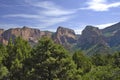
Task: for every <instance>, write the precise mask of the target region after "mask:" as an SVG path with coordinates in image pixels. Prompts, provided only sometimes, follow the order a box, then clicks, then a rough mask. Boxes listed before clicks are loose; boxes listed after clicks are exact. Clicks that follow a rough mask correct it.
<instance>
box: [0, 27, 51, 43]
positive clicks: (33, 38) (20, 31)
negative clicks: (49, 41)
mask: <svg viewBox="0 0 120 80" xmlns="http://www.w3.org/2000/svg"><path fill="white" fill-rule="evenodd" d="M51 35H52V33H51V32H44V31H43V32H42V31H40V30H39V29H33V28H28V27H26V26H24V27H23V28H13V29H8V30H6V31H4V32H3V33H2V34H1V41H0V42H1V43H3V41H2V40H4V42H6V43H5V44H7V42H8V41H9V39H10V38H12V39H13V40H14V39H15V38H16V37H19V36H20V37H22V38H23V39H24V40H27V41H28V42H30V44H35V43H37V42H38V40H39V39H40V38H41V37H43V36H51Z"/></svg>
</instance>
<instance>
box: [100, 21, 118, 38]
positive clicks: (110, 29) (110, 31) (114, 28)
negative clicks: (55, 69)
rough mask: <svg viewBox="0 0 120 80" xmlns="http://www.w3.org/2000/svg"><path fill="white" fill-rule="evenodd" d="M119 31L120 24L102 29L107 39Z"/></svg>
mask: <svg viewBox="0 0 120 80" xmlns="http://www.w3.org/2000/svg"><path fill="white" fill-rule="evenodd" d="M119 30H120V22H118V23H116V24H114V25H111V26H108V27H106V28H104V29H102V33H103V34H104V36H106V37H111V36H113V35H114V34H115V33H116V32H117V31H119Z"/></svg>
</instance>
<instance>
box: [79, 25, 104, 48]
mask: <svg viewBox="0 0 120 80" xmlns="http://www.w3.org/2000/svg"><path fill="white" fill-rule="evenodd" d="M98 43H103V44H106V43H105V41H104V39H103V36H102V32H101V30H100V29H98V28H96V27H93V26H86V28H85V29H84V30H83V32H82V34H81V37H80V38H79V39H78V44H79V46H80V47H81V48H82V49H88V48H90V47H91V46H93V45H96V44H98Z"/></svg>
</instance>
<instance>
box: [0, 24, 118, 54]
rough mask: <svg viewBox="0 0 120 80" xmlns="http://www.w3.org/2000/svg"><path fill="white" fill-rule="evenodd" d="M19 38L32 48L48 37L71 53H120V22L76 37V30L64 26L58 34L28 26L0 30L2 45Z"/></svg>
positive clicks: (86, 29) (83, 32) (91, 28)
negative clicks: (78, 50) (81, 51)
mask: <svg viewBox="0 0 120 80" xmlns="http://www.w3.org/2000/svg"><path fill="white" fill-rule="evenodd" d="M18 36H20V37H22V38H23V39H25V40H27V41H28V42H29V43H30V44H31V45H32V46H33V45H35V44H37V42H38V40H39V39H40V38H41V37H43V36H47V37H50V38H51V39H53V40H54V42H56V43H57V44H61V45H63V46H64V47H65V48H66V49H68V50H69V51H74V50H77V49H81V50H83V51H84V52H85V53H86V54H87V55H93V54H95V53H96V54H97V53H99V54H108V53H113V52H115V51H120V22H119V23H116V24H114V25H112V26H109V27H107V28H104V29H99V28H97V27H94V26H90V25H88V26H86V27H85V29H84V30H83V31H82V34H81V35H76V34H75V32H74V30H72V29H69V28H64V27H62V26H60V27H58V28H57V30H56V32H50V31H41V30H39V29H34V28H29V27H26V26H24V27H23V28H11V29H8V30H4V29H0V43H2V44H5V45H7V43H8V41H9V40H10V38H11V39H12V40H13V41H14V39H15V38H16V37H18Z"/></svg>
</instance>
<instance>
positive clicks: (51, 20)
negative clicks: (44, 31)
mask: <svg viewBox="0 0 120 80" xmlns="http://www.w3.org/2000/svg"><path fill="white" fill-rule="evenodd" d="M25 4H27V5H28V6H31V7H33V8H34V12H36V14H25V13H22V14H8V15H4V16H3V17H4V18H9V17H10V18H26V19H34V21H37V22H39V23H38V24H35V25H36V26H37V27H38V26H40V27H42V28H43V26H44V28H46V27H49V26H53V25H55V24H58V23H61V22H65V21H68V20H69V19H71V18H72V17H73V16H72V14H73V13H75V12H76V11H77V10H66V9H64V8H62V7H61V6H58V5H56V4H55V3H53V2H52V1H38V0H37V1H36V0H35V1H34V0H25ZM31 11H32V10H31Z"/></svg>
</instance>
